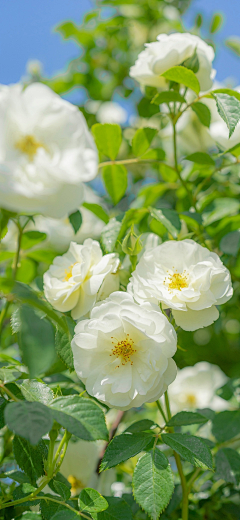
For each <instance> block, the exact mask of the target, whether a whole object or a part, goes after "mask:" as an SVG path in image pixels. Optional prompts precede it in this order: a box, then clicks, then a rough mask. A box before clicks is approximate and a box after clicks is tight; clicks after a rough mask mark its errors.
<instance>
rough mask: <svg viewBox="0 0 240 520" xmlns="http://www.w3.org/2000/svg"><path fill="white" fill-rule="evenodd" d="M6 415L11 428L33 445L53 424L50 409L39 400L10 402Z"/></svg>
mask: <svg viewBox="0 0 240 520" xmlns="http://www.w3.org/2000/svg"><path fill="white" fill-rule="evenodd" d="M4 415H5V421H6V423H7V425H8V427H9V428H10V430H12V431H13V432H14V433H16V434H17V435H19V436H21V437H24V439H26V440H28V441H29V442H30V443H31V444H33V445H36V444H37V443H38V442H39V441H40V439H41V438H42V436H43V435H44V434H45V433H47V432H49V430H50V429H51V427H52V424H53V419H52V415H51V412H50V410H49V409H48V408H47V407H46V406H44V405H43V404H42V403H39V402H27V401H25V402H19V403H9V404H8V405H7V406H6V409H5V412H4Z"/></svg>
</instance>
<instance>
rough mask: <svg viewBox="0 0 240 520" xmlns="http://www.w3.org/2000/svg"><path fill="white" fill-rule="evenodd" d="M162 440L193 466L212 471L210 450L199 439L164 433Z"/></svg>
mask: <svg viewBox="0 0 240 520" xmlns="http://www.w3.org/2000/svg"><path fill="white" fill-rule="evenodd" d="M162 440H163V442H165V444H167V445H168V446H170V448H172V449H173V450H174V451H176V452H177V453H178V454H179V455H180V456H181V457H182V458H183V459H185V460H187V461H188V462H190V463H191V464H193V466H197V467H199V468H204V469H206V468H209V469H213V462H212V454H211V452H210V449H209V448H208V446H207V445H206V444H205V442H204V441H203V440H202V439H200V438H199V437H194V436H193V435H187V434H182V433H164V434H162Z"/></svg>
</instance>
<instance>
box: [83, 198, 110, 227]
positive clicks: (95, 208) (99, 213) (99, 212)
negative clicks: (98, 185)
mask: <svg viewBox="0 0 240 520" xmlns="http://www.w3.org/2000/svg"><path fill="white" fill-rule="evenodd" d="M82 206H83V207H84V208H86V209H88V210H89V211H91V212H92V213H93V214H94V215H96V217H98V218H99V219H100V220H103V222H105V224H108V222H109V216H108V214H107V213H106V211H105V210H104V209H103V208H102V206H99V204H90V202H84V203H83V204H82Z"/></svg>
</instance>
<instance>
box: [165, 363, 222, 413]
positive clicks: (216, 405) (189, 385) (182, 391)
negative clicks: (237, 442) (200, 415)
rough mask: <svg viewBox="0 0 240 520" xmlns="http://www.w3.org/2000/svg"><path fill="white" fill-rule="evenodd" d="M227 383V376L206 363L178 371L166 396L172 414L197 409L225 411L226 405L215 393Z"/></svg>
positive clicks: (214, 366) (215, 366) (217, 368)
mask: <svg viewBox="0 0 240 520" xmlns="http://www.w3.org/2000/svg"><path fill="white" fill-rule="evenodd" d="M226 382H227V376H226V375H225V374H224V373H223V372H222V370H221V369H220V368H219V367H218V366H217V365H211V364H210V363H207V362H206V361H203V362H200V363H196V365H194V366H193V367H185V368H182V370H179V371H178V373H177V377H176V379H175V381H174V382H173V383H172V384H171V385H170V386H169V389H168V394H169V398H170V402H171V409H172V412H173V413H177V412H181V411H182V410H196V409H197V408H208V407H209V408H211V409H212V410H216V411H220V410H225V409H226V408H227V407H228V405H227V403H226V401H224V399H221V397H218V396H217V395H215V391H216V390H217V389H218V388H220V387H221V386H222V385H224V384H225V383H226Z"/></svg>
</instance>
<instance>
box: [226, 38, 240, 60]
mask: <svg viewBox="0 0 240 520" xmlns="http://www.w3.org/2000/svg"><path fill="white" fill-rule="evenodd" d="M225 44H226V46H227V47H228V48H229V49H231V51H233V52H235V54H237V56H240V38H239V37H238V36H232V37H231V38H228V39H227V40H225Z"/></svg>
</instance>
